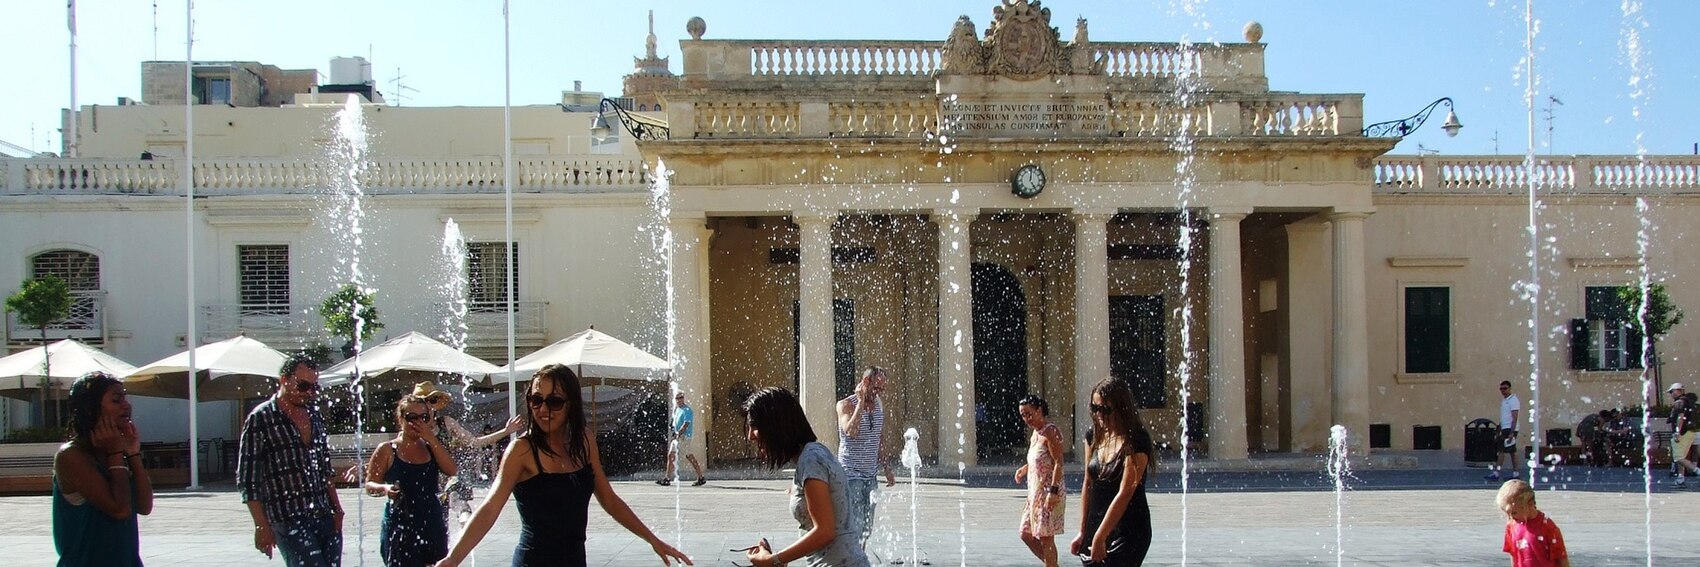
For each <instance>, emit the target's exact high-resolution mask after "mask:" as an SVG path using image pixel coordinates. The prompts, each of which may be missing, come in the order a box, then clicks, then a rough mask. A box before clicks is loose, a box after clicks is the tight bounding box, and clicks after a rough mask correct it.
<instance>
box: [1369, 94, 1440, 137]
mask: <svg viewBox="0 0 1700 567" xmlns="http://www.w3.org/2000/svg"><path fill="white" fill-rule="evenodd" d="M1442 104H1444V105H1446V122H1445V123H1443V124H1441V125H1440V128H1441V129H1442V130H1445V131H1446V135H1447V136H1449V137H1450V136H1457V135H1458V130H1459V129H1462V128H1463V127H1464V125H1463V124H1462V123H1459V122H1458V115H1457V114H1456V113H1454V112H1453V111H1452V98H1451V97H1440V100H1436V101H1434V102H1431V103H1428V106H1425V107H1423V109H1422V110H1419V111H1417V113H1416V114H1414V115H1412V116H1411V117H1409V118H1403V119H1400V120H1389V121H1387V122H1377V123H1375V124H1371V125H1369V126H1365V127H1364V131H1363V135H1364V137H1366V138H1403V137H1405V136H1408V135H1410V134H1411V133H1412V132H1415V131H1417V128H1421V127H1422V125H1423V122H1426V121H1427V120H1428V116H1429V114H1431V113H1433V112H1434V109H1435V108H1436V107H1438V106H1440V105H1442Z"/></svg>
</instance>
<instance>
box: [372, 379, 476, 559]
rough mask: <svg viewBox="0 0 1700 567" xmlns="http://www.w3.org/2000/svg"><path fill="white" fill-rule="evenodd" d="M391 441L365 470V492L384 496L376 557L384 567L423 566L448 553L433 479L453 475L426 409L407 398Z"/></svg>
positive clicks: (445, 526)
mask: <svg viewBox="0 0 1700 567" xmlns="http://www.w3.org/2000/svg"><path fill="white" fill-rule="evenodd" d="M395 420H396V428H397V429H398V430H400V431H401V434H399V435H397V436H396V438H395V439H394V440H391V441H388V442H385V443H384V444H382V445H379V446H378V450H377V451H373V452H372V461H371V463H370V465H368V466H367V468H366V494H369V495H372V496H383V497H388V498H389V502H388V503H386V504H384V527H383V530H382V531H381V532H380V536H379V537H380V538H381V539H380V541H381V542H382V543H381V544H380V545H379V547H378V554H379V555H381V556H383V558H384V565H386V566H387V567H423V566H425V565H430V564H432V563H435V562H436V561H437V560H438V559H442V558H443V556H444V555H448V552H449V527H448V524H447V523H445V522H444V521H443V501H442V500H440V499H438V498H437V475H438V474H444V475H449V476H454V474H455V460H454V457H452V456H450V455H449V449H448V447H444V446H443V442H442V441H439V440H438V439H437V436H436V435H432V434H431V430H430V423H431V407H430V405H429V404H428V403H427V402H426V400H425V399H424V398H419V397H415V396H407V397H404V398H402V399H401V403H398V404H396V410H395Z"/></svg>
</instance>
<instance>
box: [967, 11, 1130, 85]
mask: <svg viewBox="0 0 1700 567" xmlns="http://www.w3.org/2000/svg"><path fill="white" fill-rule="evenodd" d="M1103 67H1104V64H1103V61H1101V60H1095V59H1094V58H1093V53H1092V44H1091V41H1090V40H1089V39H1088V38H1087V32H1086V19H1085V18H1081V19H1080V20H1078V21H1076V22H1075V28H1074V41H1073V42H1072V43H1069V44H1067V45H1065V44H1063V42H1062V38H1061V34H1060V33H1059V32H1058V31H1057V29H1056V28H1054V27H1051V10H1050V9H1049V8H1045V7H1043V6H1041V5H1040V2H1039V0H1031V1H1029V0H1002V4H1000V5H998V6H996V7H993V8H992V22H991V24H989V25H988V26H987V27H986V39H985V41H984V42H982V41H980V40H978V39H976V38H975V36H974V22H973V21H971V20H969V19H968V16H962V17H961V18H958V19H957V20H956V25H955V27H953V28H951V32H950V37H949V38H947V39H946V40H945V43H944V62H943V65H941V66H940V71H939V73H940V74H943V75H1001V76H1005V77H1009V78H1012V79H1016V80H1022V81H1028V80H1033V79H1038V78H1041V77H1045V76H1049V75H1098V74H1102V73H1103Z"/></svg>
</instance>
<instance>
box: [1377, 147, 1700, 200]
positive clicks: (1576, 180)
mask: <svg viewBox="0 0 1700 567" xmlns="http://www.w3.org/2000/svg"><path fill="white" fill-rule="evenodd" d="M1531 176H1532V177H1533V178H1534V180H1535V181H1537V182H1538V183H1539V190H1540V191H1541V192H1542V193H1579V194H1610V193H1622V192H1635V193H1639V194H1662V193H1694V192H1696V191H1700V156H1647V157H1646V158H1645V159H1643V158H1641V157H1638V156H1536V158H1535V163H1534V167H1533V172H1531V171H1530V168H1526V167H1524V158H1523V157H1522V156H1384V157H1381V158H1379V159H1377V160H1376V162H1375V187H1376V192H1378V193H1451V194H1472V193H1474V194H1521V193H1526V192H1527V191H1528V187H1529V185H1528V184H1529V182H1530V178H1531Z"/></svg>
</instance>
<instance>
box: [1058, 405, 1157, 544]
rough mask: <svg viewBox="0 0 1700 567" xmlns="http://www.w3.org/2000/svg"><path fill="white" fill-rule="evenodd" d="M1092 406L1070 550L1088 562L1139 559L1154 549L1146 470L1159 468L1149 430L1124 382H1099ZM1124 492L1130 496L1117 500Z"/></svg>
mask: <svg viewBox="0 0 1700 567" xmlns="http://www.w3.org/2000/svg"><path fill="white" fill-rule="evenodd" d="M1089 407H1090V409H1091V411H1092V432H1091V433H1089V434H1088V435H1087V436H1086V439H1087V443H1086V482H1085V483H1084V486H1082V488H1081V494H1080V497H1081V500H1082V502H1081V504H1082V506H1081V510H1083V512H1082V513H1081V518H1080V535H1077V536H1075V538H1074V543H1073V544H1071V545H1069V552H1070V553H1073V554H1075V555H1077V556H1079V557H1080V558H1081V561H1082V562H1083V563H1085V564H1086V565H1087V566H1088V567H1109V566H1123V565H1140V564H1142V563H1144V562H1145V554H1146V552H1147V551H1149V550H1150V549H1151V506H1150V504H1149V503H1148V502H1147V501H1146V499H1145V484H1146V481H1147V480H1148V479H1149V476H1148V474H1149V473H1150V471H1151V470H1153V469H1154V468H1156V459H1155V458H1153V456H1152V455H1153V447H1152V444H1151V435H1150V434H1149V433H1147V432H1146V431H1145V424H1144V423H1142V422H1141V421H1140V420H1139V413H1138V410H1137V409H1136V407H1135V406H1134V404H1133V390H1132V389H1131V388H1129V387H1128V385H1127V383H1126V382H1122V381H1120V380H1116V379H1113V378H1111V379H1106V380H1104V381H1103V382H1099V383H1098V386H1097V387H1095V388H1093V389H1092V404H1091V405H1090V406H1089ZM1122 494H1127V495H1128V498H1127V499H1126V500H1125V501H1122V502H1121V503H1117V500H1118V497H1119V496H1120V495H1122Z"/></svg>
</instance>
